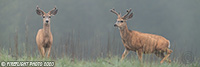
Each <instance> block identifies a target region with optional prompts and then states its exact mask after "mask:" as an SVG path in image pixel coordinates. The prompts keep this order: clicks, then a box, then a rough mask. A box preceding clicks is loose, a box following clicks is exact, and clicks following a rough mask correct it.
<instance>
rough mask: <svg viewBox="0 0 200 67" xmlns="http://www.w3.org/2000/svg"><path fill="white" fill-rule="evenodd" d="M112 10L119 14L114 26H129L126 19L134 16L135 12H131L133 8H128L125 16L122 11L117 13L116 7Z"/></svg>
mask: <svg viewBox="0 0 200 67" xmlns="http://www.w3.org/2000/svg"><path fill="white" fill-rule="evenodd" d="M111 12H113V13H114V14H116V15H117V16H118V18H117V22H116V23H115V24H114V26H115V27H118V28H119V29H122V28H124V27H125V26H127V23H126V21H127V20H128V19H130V18H132V17H133V13H131V14H129V13H130V12H131V9H129V10H128V9H127V13H126V14H125V15H124V16H121V14H120V13H117V12H116V11H115V9H111Z"/></svg>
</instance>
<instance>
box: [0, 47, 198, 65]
mask: <svg viewBox="0 0 200 67" xmlns="http://www.w3.org/2000/svg"><path fill="white" fill-rule="evenodd" d="M130 58H131V59H130ZM119 59H120V57H118V56H111V57H106V58H101V57H99V58H96V59H89V60H84V59H82V60H80V59H76V58H75V59H73V58H70V57H68V56H64V57H60V58H41V57H40V56H39V55H35V56H27V55H23V56H21V57H15V56H13V55H9V54H8V52H7V51H5V50H4V49H3V50H1V53H0V62H6V61H54V62H55V66H54V67H200V64H199V62H198V61H199V59H195V60H194V61H193V62H192V63H188V64H184V63H181V61H179V60H173V61H172V62H171V63H170V64H169V63H167V62H165V63H163V64H160V63H159V61H143V64H140V61H139V60H138V58H137V57H133V56H131V57H129V58H126V59H124V60H123V61H119Z"/></svg>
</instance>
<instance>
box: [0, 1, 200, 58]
mask: <svg viewBox="0 0 200 67" xmlns="http://www.w3.org/2000/svg"><path fill="white" fill-rule="evenodd" d="M37 5H38V6H39V7H40V8H41V9H42V10H44V11H45V12H48V11H49V10H51V9H53V7H54V6H56V7H57V9H58V13H57V14H56V15H55V16H53V17H52V18H51V32H52V34H53V37H54V42H53V45H52V46H53V47H52V52H51V56H52V57H62V56H65V55H67V56H72V57H77V58H91V57H92V58H96V57H106V56H108V54H110V55H112V56H115V55H116V56H120V57H121V54H122V53H123V50H124V46H123V44H122V42H121V37H120V34H119V30H118V29H117V28H114V23H115V22H116V19H117V16H116V15H115V14H113V13H111V12H110V9H112V8H115V9H116V11H117V12H121V13H122V15H123V14H125V13H126V9H129V8H132V11H133V12H134V16H133V18H132V19H130V20H128V21H127V23H128V28H129V29H130V30H136V31H140V32H144V33H151V34H157V35H161V36H163V37H165V38H167V39H169V40H170V41H171V49H172V50H173V51H174V52H173V53H172V55H171V58H178V57H180V56H181V54H182V53H184V52H186V51H190V52H192V54H193V55H194V56H195V57H199V56H200V53H199V52H198V51H200V49H199V47H200V45H199V44H200V36H199V34H200V31H199V29H200V19H199V18H200V7H199V6H200V1H199V0H0V7H1V10H0V49H4V50H7V51H8V52H10V53H12V54H13V55H15V39H16V36H18V38H17V41H18V47H17V48H18V52H19V54H20V55H21V56H22V55H23V54H28V55H35V54H36V55H39V52H38V48H37V45H36V42H35V37H36V34H37V31H38V30H39V29H40V28H42V17H41V16H39V15H37V14H36V12H35V10H36V6H37ZM134 53H135V52H133V54H134ZM129 56H130V55H129ZM134 56H137V55H134Z"/></svg>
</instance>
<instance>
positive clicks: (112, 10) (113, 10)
mask: <svg viewBox="0 0 200 67" xmlns="http://www.w3.org/2000/svg"><path fill="white" fill-rule="evenodd" d="M110 11H111V12H113V13H114V14H116V15H117V16H119V15H120V14H118V13H117V12H116V11H115V9H111V10H110Z"/></svg>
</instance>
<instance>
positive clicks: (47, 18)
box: [36, 6, 58, 25]
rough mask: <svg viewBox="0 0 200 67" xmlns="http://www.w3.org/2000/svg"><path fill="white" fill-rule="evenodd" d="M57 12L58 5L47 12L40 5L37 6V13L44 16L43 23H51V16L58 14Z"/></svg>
mask: <svg viewBox="0 0 200 67" xmlns="http://www.w3.org/2000/svg"><path fill="white" fill-rule="evenodd" d="M57 12H58V9H56V7H54V8H53V9H52V10H50V11H49V12H48V13H45V12H44V11H43V10H41V9H40V8H39V7H38V6H37V7H36V13H37V14H38V15H40V16H42V18H43V24H45V25H49V24H50V19H51V16H54V15H56V13H57Z"/></svg>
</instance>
